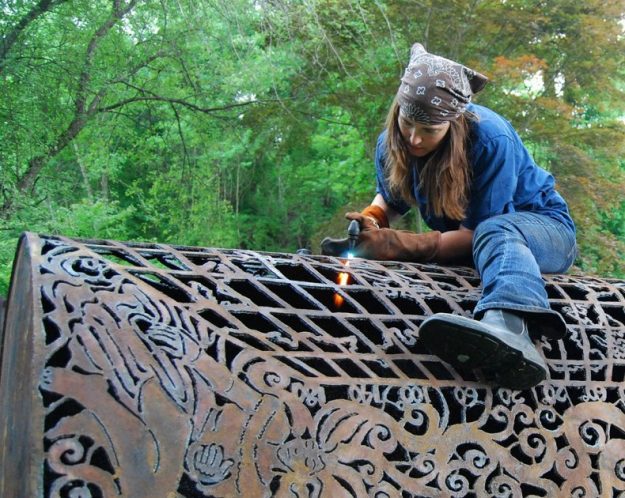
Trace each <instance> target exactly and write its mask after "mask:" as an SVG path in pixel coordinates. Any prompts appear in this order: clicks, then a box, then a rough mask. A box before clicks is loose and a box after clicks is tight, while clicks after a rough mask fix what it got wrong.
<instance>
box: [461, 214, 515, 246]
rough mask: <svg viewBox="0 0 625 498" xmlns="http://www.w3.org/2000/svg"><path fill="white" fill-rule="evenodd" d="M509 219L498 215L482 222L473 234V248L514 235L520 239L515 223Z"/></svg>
mask: <svg viewBox="0 0 625 498" xmlns="http://www.w3.org/2000/svg"><path fill="white" fill-rule="evenodd" d="M510 218H511V217H510V216H506V215H500V216H493V217H492V218H488V219H487V220H484V221H482V222H481V223H480V224H479V225H478V226H477V227H476V229H475V233H474V234H473V246H474V248H475V247H476V246H478V247H479V246H481V245H483V244H484V243H486V242H488V241H490V240H493V239H502V238H509V237H514V236H515V235H517V236H519V237H520V233H519V231H518V230H517V229H516V225H515V223H514V222H513V220H512V219H510Z"/></svg>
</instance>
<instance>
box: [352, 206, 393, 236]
mask: <svg viewBox="0 0 625 498" xmlns="http://www.w3.org/2000/svg"><path fill="white" fill-rule="evenodd" d="M345 218H347V219H348V220H356V221H357V222H358V223H359V225H360V231H361V232H366V231H368V230H378V229H379V228H388V227H389V224H388V217H387V216H386V212H385V211H384V209H382V208H381V207H380V206H376V205H375V204H371V205H370V206H367V207H366V208H365V209H363V210H362V211H361V212H360V213H357V212H350V213H346V214H345Z"/></svg>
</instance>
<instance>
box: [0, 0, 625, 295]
mask: <svg viewBox="0 0 625 498" xmlns="http://www.w3.org/2000/svg"><path fill="white" fill-rule="evenodd" d="M624 15H625V2H624V1H623V0H616V1H613V0H610V1H605V0H584V1H579V0H554V1H536V0H451V1H446V2H436V1H433V0H423V1H418V0H386V1H385V0H256V1H253V0H158V1H156V0H0V34H1V40H0V295H6V292H7V286H8V283H9V276H10V269H11V265H12V259H13V255H14V251H15V247H16V242H17V238H18V236H19V234H20V233H21V232H23V231H25V230H28V231H34V232H39V233H47V234H52V233H58V234H63V235H68V236H79V237H89V238H113V239H117V240H135V241H139V240H142V241H158V242H167V243H173V244H180V245H202V246H213V247H241V248H250V249H255V250H272V251H273V250H275V251H285V252H290V251H294V250H295V249H297V248H299V247H306V246H308V247H311V248H312V249H313V251H314V252H317V251H318V241H319V240H320V238H321V237H322V236H324V235H330V234H334V235H336V234H337V230H338V231H342V230H344V229H345V227H346V222H345V221H344V220H343V219H342V216H343V213H344V212H345V210H346V209H347V208H348V206H354V207H358V208H362V207H364V205H366V204H367V203H368V201H369V200H370V199H371V198H372V197H373V193H374V174H373V164H372V154H373V147H374V144H375V139H376V137H377V135H378V133H379V132H380V130H381V128H382V124H383V121H384V117H385V114H386V110H387V108H388V106H389V104H390V102H391V100H392V98H393V95H394V93H395V91H396V89H397V86H398V82H399V78H400V76H401V74H402V71H403V68H404V65H405V64H406V61H407V58H408V53H409V49H410V46H411V44H412V43H413V42H415V41H421V42H422V43H423V44H424V45H426V47H427V48H428V49H429V50H431V51H432V52H435V53H439V54H441V55H445V56H447V57H450V58H453V59H456V60H459V61H461V62H464V63H465V64H467V65H469V66H472V67H474V68H475V69H478V70H480V71H481V72H483V73H485V74H487V75H488V76H489V77H490V79H491V83H490V84H489V86H488V87H487V88H486V90H485V91H484V92H482V93H481V94H480V95H479V99H478V100H477V101H478V102H479V103H482V104H485V105H487V106H490V107H492V108H493V109H495V110H496V111H498V112H500V113H501V114H503V115H504V116H505V117H507V118H508V119H509V120H510V121H511V122H512V123H513V124H514V125H515V127H516V128H517V130H518V131H519V133H520V134H521V136H522V137H523V138H524V140H525V141H526V144H527V145H528V148H529V149H530V151H531V152H532V153H533V155H534V157H535V159H536V160H537V162H538V163H539V164H540V165H541V166H543V167H544V168H546V169H548V170H550V171H551V172H552V173H553V174H554V175H555V176H556V179H557V181H558V189H559V190H560V191H561V192H562V193H563V195H564V196H565V198H566V199H567V200H568V201H569V204H570V207H571V210H572V214H573V217H574V218H575V221H576V222H577V225H578V230H579V238H578V240H579V243H580V248H581V253H580V257H579V259H578V261H577V268H576V270H577V271H578V272H587V273H596V274H600V275H604V276H615V277H621V278H622V277H625V264H624V263H623V260H622V256H621V255H622V254H625V196H624V195H623V193H624V192H625V154H624V152H625V121H624V117H625V60H624V58H625V30H624V26H625V21H624V19H625V17H624ZM408 223H410V224H411V225H412V226H413V228H414V227H415V226H414V224H415V220H414V218H413V219H411V220H409V222H408Z"/></svg>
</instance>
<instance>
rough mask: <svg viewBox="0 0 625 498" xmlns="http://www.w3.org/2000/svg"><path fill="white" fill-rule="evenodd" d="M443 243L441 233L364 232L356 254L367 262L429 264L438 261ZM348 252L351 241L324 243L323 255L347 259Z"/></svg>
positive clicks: (336, 240) (328, 240)
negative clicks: (376, 260) (375, 260)
mask: <svg viewBox="0 0 625 498" xmlns="http://www.w3.org/2000/svg"><path fill="white" fill-rule="evenodd" d="M440 241H441V232H438V231H434V232H427V233H414V232H408V231H403V230H393V229H392V228H380V229H379V230H367V231H364V232H360V235H359V236H358V241H357V243H356V245H355V247H354V250H353V253H354V256H358V257H361V258H366V259H378V260H385V261H386V260H388V261H412V262H416V263H425V262H428V261H434V260H435V259H436V255H437V253H438V250H439V247H440ZM348 250H349V239H348V238H345V239H331V238H329V237H326V238H325V239H323V240H322V241H321V254H325V255H328V256H342V257H344V256H346V254H347V251H348Z"/></svg>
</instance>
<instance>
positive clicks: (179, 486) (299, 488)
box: [0, 234, 625, 498]
mask: <svg viewBox="0 0 625 498" xmlns="http://www.w3.org/2000/svg"><path fill="white" fill-rule="evenodd" d="M341 274H347V276H345V275H341ZM546 278H547V289H548V292H549V296H550V302H551V305H552V307H553V308H554V309H556V310H557V311H559V312H560V313H562V315H563V316H564V317H565V319H566V321H567V323H568V326H569V334H568V336H567V337H566V338H565V339H564V340H562V341H556V342H542V343H541V344H540V349H541V351H542V353H543V354H544V355H545V357H546V358H547V362H548V364H549V370H550V379H549V380H548V381H546V382H544V383H542V384H540V385H539V386H538V387H536V388H535V389H532V390H528V391H523V392H517V391H509V390H505V389H491V388H488V387H485V386H484V385H483V384H482V383H480V379H478V378H475V377H474V376H471V375H470V374H469V375H468V376H467V374H463V375H464V376H462V375H460V373H459V372H456V371H454V370H453V368H451V367H450V366H449V365H446V364H444V363H442V362H441V361H439V360H437V359H436V358H435V357H433V356H430V355H428V354H426V352H425V351H423V350H422V349H421V348H420V346H419V341H418V335H419V333H418V329H419V324H420V322H421V321H422V320H423V319H424V317H426V316H428V315H430V314H431V313H434V312H439V311H444V312H453V313H462V314H466V315H470V313H471V310H472V308H473V306H474V304H475V302H476V301H477V299H478V288H479V279H478V277H477V275H476V274H475V272H474V271H473V270H471V269H468V268H460V267H454V268H446V267H440V266H436V265H420V264H407V263H401V264H400V263H392V262H374V261H366V260H352V261H349V264H348V265H346V262H345V261H341V260H339V259H336V258H328V257H319V256H303V255H291V254H275V253H259V252H253V251H243V250H217V249H210V248H194V247H173V246H169V245H162V244H138V243H125V244H124V243H120V242H114V241H85V240H71V239H67V238H62V237H47V236H37V235H33V234H28V235H26V236H25V237H24V238H23V239H22V241H21V246H20V249H19V251H18V257H17V259H16V263H15V269H14V275H13V280H12V285H11V293H10V297H9V302H8V313H7V317H6V324H5V333H4V341H3V342H4V346H3V351H2V373H1V378H0V381H1V386H0V388H1V398H2V399H1V400H0V403H1V405H0V428H1V429H2V441H1V448H0V472H2V481H1V484H0V495H1V496H3V497H18V496H20V497H21V496H45V497H117V496H125V497H132V498H135V497H142V496H145V497H151V498H155V497H174V496H175V497H189V498H195V497H201V496H211V497H212V496H214V497H233V496H242V497H264V496H278V497H286V496H294V497H295V496H299V497H302V496H307V497H331V498H336V497H342V496H351V497H402V498H411V497H422V496H454V497H455V496H458V497H460V496H511V497H512V496H548V497H551V496H593V497H594V496H625V383H624V382H623V380H624V378H625V283H624V282H622V281H618V280H608V279H600V278H592V277H575V276H563V275H556V276H550V277H546Z"/></svg>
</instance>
